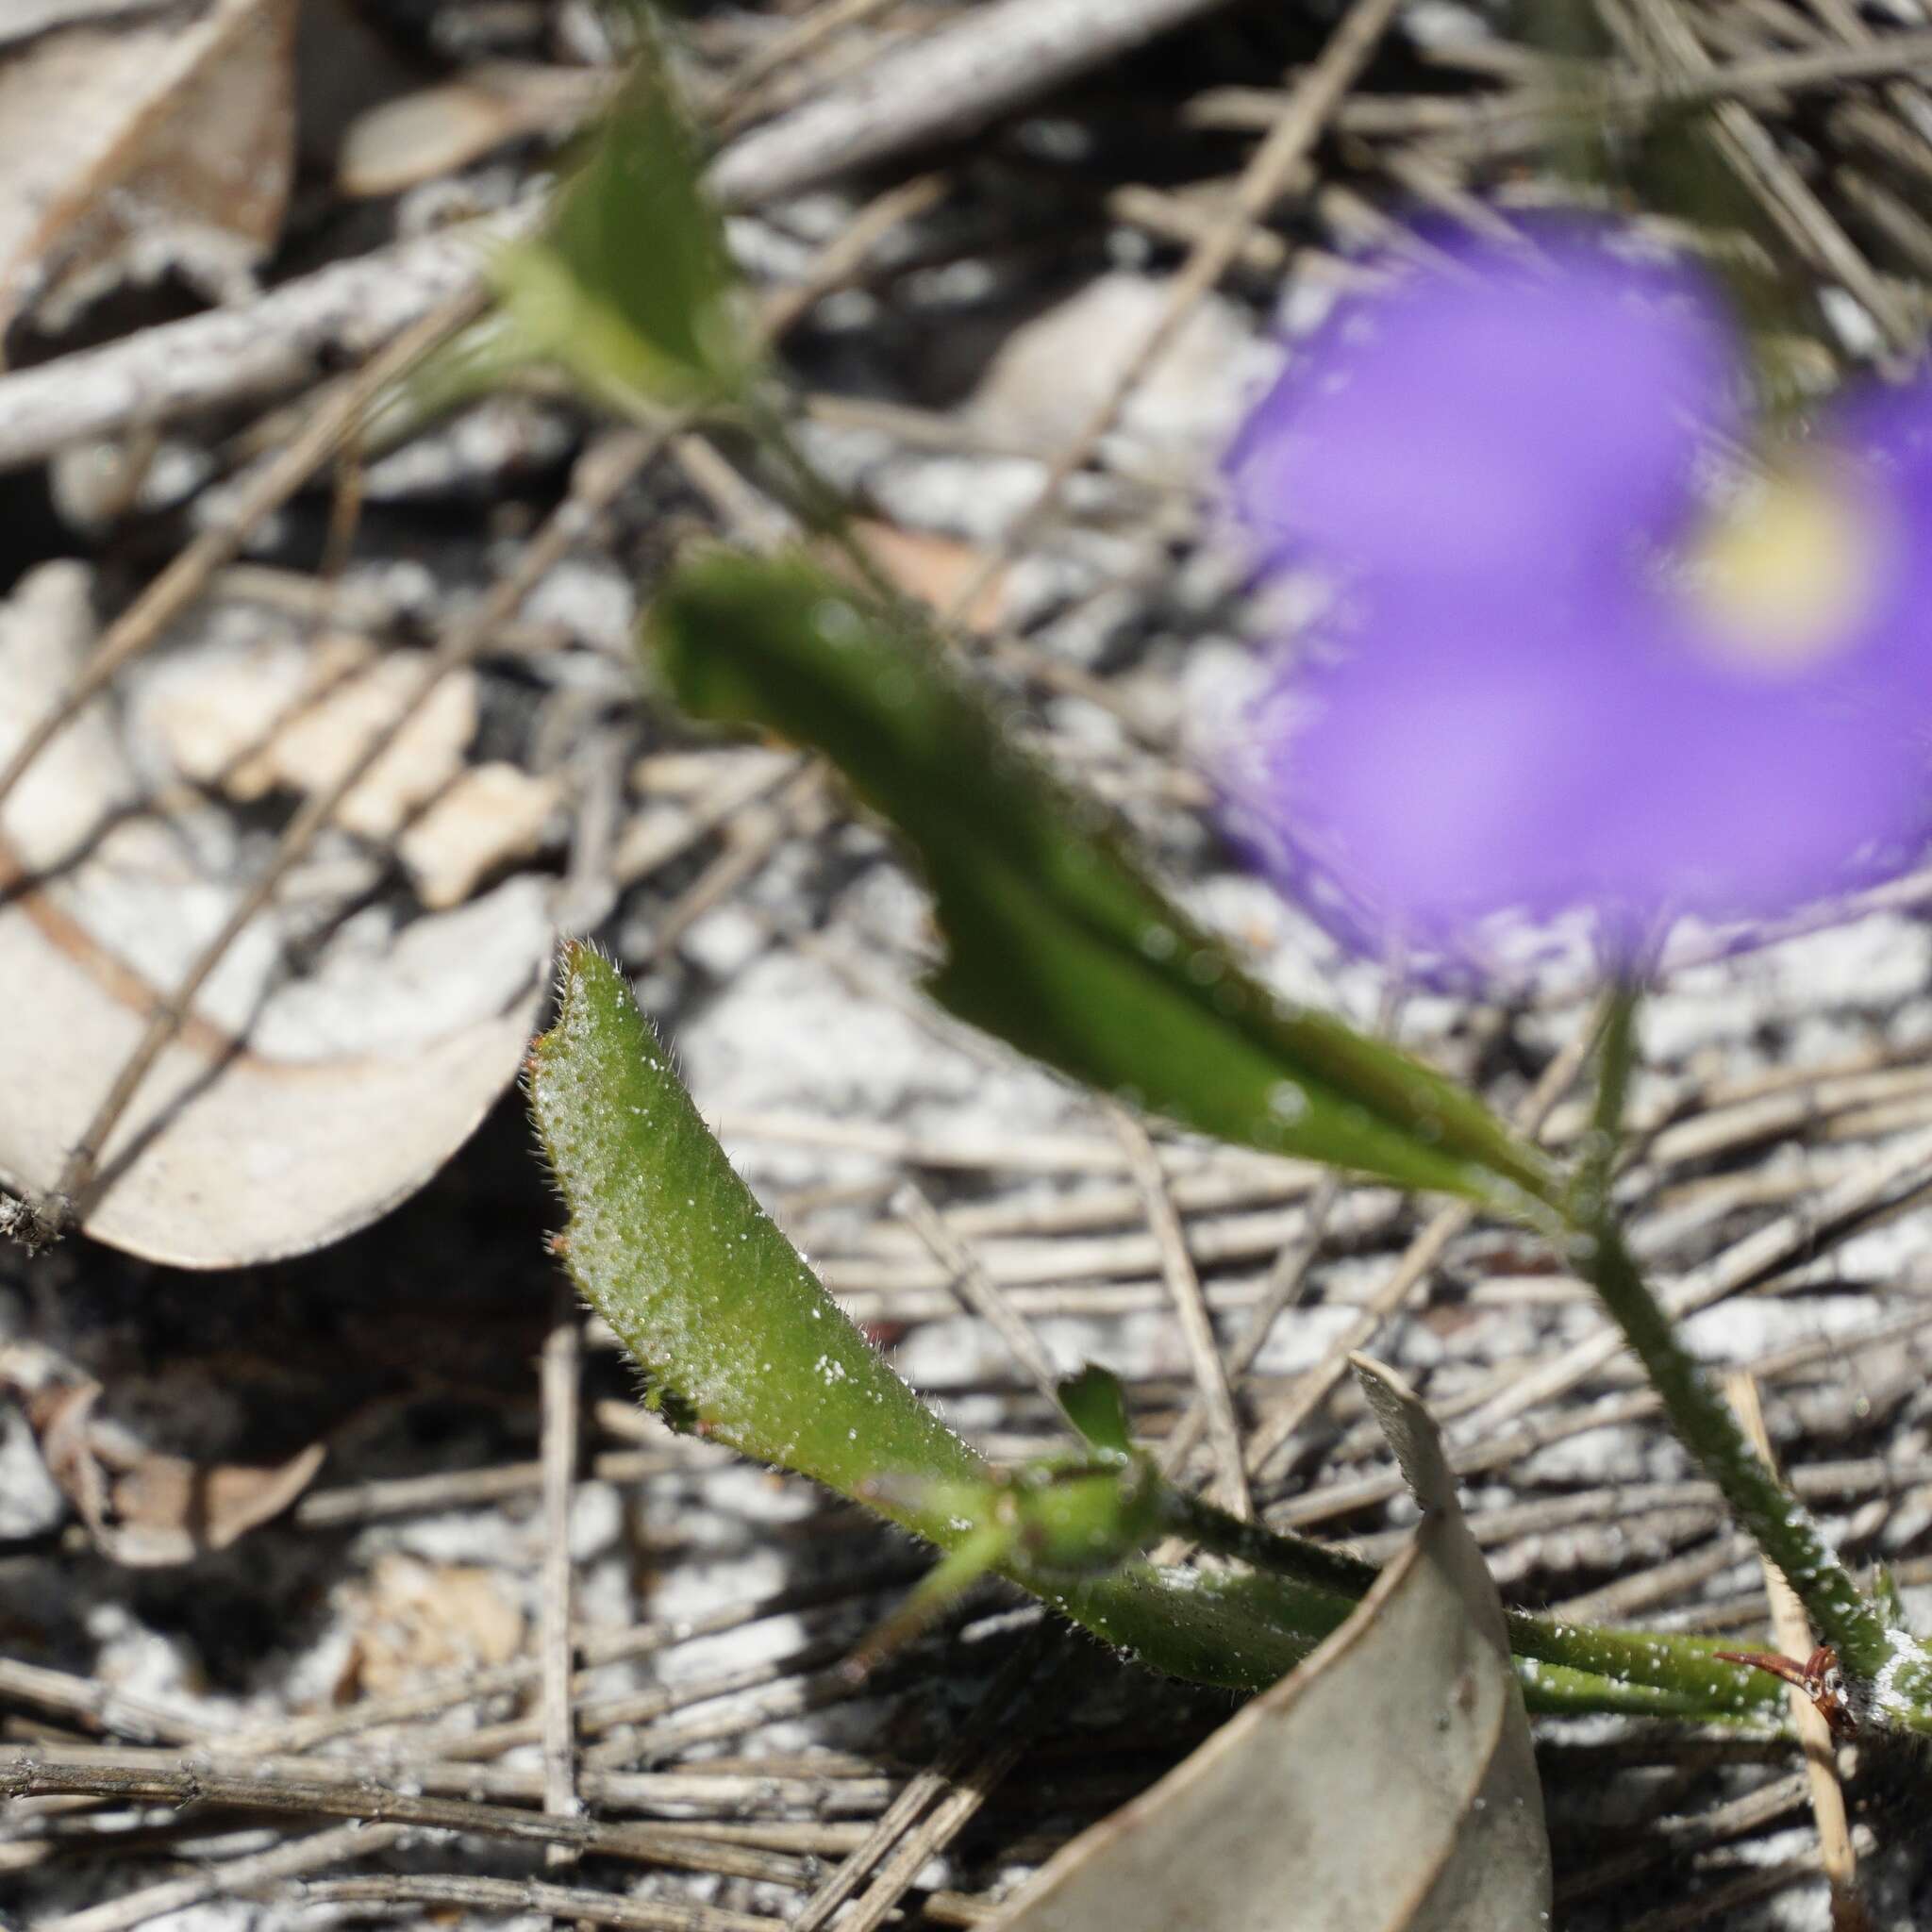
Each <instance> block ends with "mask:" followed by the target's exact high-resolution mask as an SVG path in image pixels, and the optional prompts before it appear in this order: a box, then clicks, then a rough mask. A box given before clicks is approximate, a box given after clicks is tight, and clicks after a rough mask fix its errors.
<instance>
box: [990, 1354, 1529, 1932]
mask: <svg viewBox="0 0 1932 1932" xmlns="http://www.w3.org/2000/svg"><path fill="white" fill-rule="evenodd" d="M1357 1374H1358V1375H1360V1376H1362V1378H1363V1380H1364V1385H1365V1386H1367V1387H1370V1388H1371V1389H1372V1391H1374V1395H1373V1399H1374V1400H1375V1403H1376V1414H1377V1417H1378V1419H1381V1420H1382V1421H1383V1426H1384V1428H1385V1429H1386V1430H1390V1432H1391V1441H1396V1442H1397V1444H1398V1453H1399V1454H1400V1455H1401V1456H1402V1459H1403V1462H1404V1467H1405V1469H1409V1468H1413V1469H1414V1470H1415V1471H1416V1472H1417V1473H1418V1477H1419V1479H1420V1480H1421V1481H1423V1482H1424V1485H1425V1493H1424V1497H1423V1499H1422V1500H1423V1501H1424V1512H1425V1513H1424V1520H1423V1523H1422V1526H1421V1527H1420V1528H1419V1529H1418V1530H1417V1532H1416V1535H1415V1538H1414V1540H1413V1541H1411V1542H1410V1543H1409V1545H1408V1547H1407V1549H1406V1550H1405V1551H1404V1552H1403V1553H1402V1555H1401V1556H1400V1557H1397V1558H1396V1560H1395V1561H1394V1562H1393V1563H1391V1565H1390V1566H1389V1567H1388V1569H1387V1570H1385V1571H1384V1572H1383V1574H1382V1575H1381V1577H1380V1579H1379V1580H1378V1581H1377V1583H1376V1584H1375V1587H1374V1589H1373V1590H1372V1591H1370V1592H1369V1594H1368V1595H1367V1596H1366V1597H1364V1598H1363V1599H1362V1602H1361V1605H1360V1607H1358V1608H1357V1610H1356V1612H1355V1614H1354V1615H1353V1616H1351V1617H1350V1618H1349V1620H1348V1621H1347V1623H1345V1624H1342V1626H1341V1628H1340V1629H1339V1630H1337V1631H1336V1632H1335V1633H1334V1635H1333V1636H1331V1637H1329V1638H1328V1639H1327V1641H1325V1642H1324V1643H1323V1644H1322V1645H1321V1647H1320V1648H1319V1649H1317V1650H1316V1651H1314V1652H1313V1653H1312V1655H1310V1656H1309V1657H1307V1659H1306V1660H1305V1661H1304V1662H1303V1663H1301V1664H1300V1665H1298V1666H1297V1667H1296V1668H1295V1670H1294V1671H1292V1672H1291V1674H1289V1675H1288V1676H1287V1677H1285V1678H1283V1679H1282V1681H1281V1682H1280V1683H1279V1684H1277V1685H1276V1686H1275V1687H1274V1690H1272V1691H1268V1692H1267V1693H1265V1694H1264V1695H1263V1696H1261V1697H1258V1698H1257V1699H1256V1700H1255V1702H1254V1703H1252V1704H1250V1705H1249V1706H1248V1707H1247V1708H1246V1709H1244V1710H1242V1711H1241V1712H1240V1713H1239V1714H1238V1715H1237V1716H1236V1717H1234V1718H1233V1719H1231V1720H1230V1721H1229V1722H1228V1723H1227V1724H1224V1725H1223V1726H1222V1728H1221V1729H1220V1730H1219V1731H1217V1732H1216V1733H1215V1734H1214V1736H1213V1737H1212V1738H1210V1739H1209V1740H1208V1741H1207V1743H1205V1744H1204V1745H1202V1746H1201V1748H1200V1749H1199V1750H1197V1751H1196V1752H1194V1754H1193V1755H1192V1756H1191V1757H1189V1758H1188V1759H1187V1760H1186V1762H1185V1763H1183V1764H1181V1765H1180V1766H1179V1767H1178V1768H1177V1769H1176V1770H1174V1772H1172V1773H1170V1774H1169V1775H1168V1776H1166V1777H1165V1778H1163V1779H1162V1780H1161V1781H1160V1782H1159V1783H1158V1785H1156V1786H1155V1787H1154V1789H1153V1790H1150V1791H1148V1792H1146V1793H1145V1794H1144V1795H1142V1796H1141V1797H1140V1798H1138V1799H1136V1800H1135V1802H1134V1803H1133V1804H1131V1805H1129V1806H1127V1807H1125V1808H1124V1810H1121V1811H1118V1812H1116V1813H1115V1814H1114V1815H1113V1816H1112V1817H1111V1818H1109V1819H1108V1820H1106V1821H1105V1822H1104V1823H1103V1824H1098V1825H1096V1826H1095V1827H1094V1828H1093V1829H1092V1830H1091V1831H1089V1832H1087V1833H1085V1834H1084V1835H1083V1836H1082V1837H1080V1838H1078V1839H1076V1840H1074V1842H1073V1843H1072V1844H1071V1845H1068V1846H1067V1847H1066V1848H1065V1849H1064V1850H1063V1851H1061V1852H1060V1853H1059V1855H1058V1857H1055V1858H1054V1859H1053V1860H1052V1862H1051V1863H1050V1864H1048V1865H1047V1866H1046V1868H1045V1869H1044V1870H1043V1871H1042V1872H1041V1873H1040V1874H1038V1876H1037V1877H1036V1878H1035V1879H1034V1880H1033V1881H1032V1882H1031V1883H1030V1884H1029V1885H1028V1886H1027V1887H1026V1888H1025V1890H1024V1891H1023V1892H1022V1893H1021V1894H1020V1895H1019V1896H1018V1897H1017V1898H1015V1899H1014V1900H1013V1902H1012V1903H1011V1904H1010V1905H1009V1906H1008V1907H1007V1909H1006V1910H1005V1911H1003V1912H1002V1913H1001V1914H1000V1915H999V1917H998V1918H997V1919H996V1920H995V1921H994V1922H993V1926H994V1932H1541V1928H1544V1927H1547V1925H1548V1924H1549V1908H1550V1866H1549V1850H1548V1846H1547V1844H1546V1842H1545V1840H1544V1837H1543V1824H1542V1797H1541V1790H1540V1788H1539V1786H1538V1784H1537V1777H1536V1765H1535V1762H1534V1759H1533V1758H1532V1757H1531V1755H1530V1745H1529V1725H1528V1720H1527V1718H1526V1717H1525V1716H1524V1708H1523V1698H1522V1694H1521V1692H1520V1691H1519V1690H1518V1689H1517V1683H1516V1676H1515V1673H1514V1671H1513V1670H1512V1668H1511V1666H1510V1661H1509V1650H1508V1643H1507V1638H1506V1636H1505V1633H1504V1628H1503V1618H1502V1611H1501V1608H1500V1607H1499V1605H1498V1603H1497V1600H1496V1591H1495V1586H1494V1585H1493V1584H1492V1583H1491V1580H1490V1577H1489V1574H1488V1572H1487V1571H1486V1570H1485V1569H1484V1567H1483V1562H1482V1557H1481V1554H1480V1552H1479V1551H1478V1550H1477V1549H1476V1546H1475V1541H1474V1538H1473V1537H1472V1536H1471V1535H1470V1533H1469V1528H1468V1525H1467V1524H1465V1523H1464V1521H1463V1519H1462V1513H1461V1511H1460V1509H1459V1508H1458V1507H1457V1502H1456V1492H1455V1486H1454V1482H1453V1480H1451V1479H1450V1478H1449V1475H1448V1470H1447V1465H1446V1463H1445V1462H1443V1460H1442V1457H1441V1447H1440V1445H1439V1444H1437V1443H1436V1441H1435V1435H1434V1430H1433V1426H1432V1425H1431V1424H1430V1423H1429V1421H1428V1418H1427V1416H1426V1415H1425V1414H1424V1412H1423V1410H1422V1407H1421V1405H1420V1404H1419V1403H1417V1402H1416V1400H1415V1398H1414V1396H1413V1395H1411V1394H1410V1393H1409V1392H1408V1391H1407V1390H1406V1389H1405V1388H1403V1386H1402V1384H1401V1383H1400V1382H1399V1381H1398V1380H1397V1379H1396V1378H1395V1377H1394V1376H1393V1375H1392V1374H1390V1372H1389V1371H1387V1370H1384V1369H1380V1368H1378V1367H1377V1366H1376V1365H1375V1364H1373V1363H1369V1362H1366V1361H1365V1360H1364V1359H1360V1358H1358V1359H1357Z"/></svg>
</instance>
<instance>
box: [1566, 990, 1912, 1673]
mask: <svg viewBox="0 0 1932 1932" xmlns="http://www.w3.org/2000/svg"><path fill="white" fill-rule="evenodd" d="M1638 998H1639V993H1638V989H1637V987H1636V985H1635V984H1634V983H1633V982H1631V981H1629V980H1625V981H1624V983H1622V984H1621V985H1619V986H1617V987H1616V988H1614V989H1613V990H1612V991H1611V993H1610V996H1609V1004H1608V1009H1607V1012H1606V1014H1605V1018H1604V1026H1603V1037H1602V1040H1601V1041H1600V1042H1599V1045H1598V1049H1597V1090H1596V1105H1595V1108H1594V1110H1593V1115H1592V1119H1591V1127H1592V1133H1591V1145H1590V1149H1589V1151H1588V1153H1587V1154H1586V1155H1585V1157H1584V1160H1583V1163H1582V1165H1581V1167H1580V1168H1579V1170H1578V1173H1577V1177H1576V1181H1575V1184H1574V1186H1573V1187H1572V1189H1571V1191H1570V1195H1569V1204H1568V1208H1567V1213H1568V1216H1569V1220H1570V1224H1571V1228H1572V1230H1573V1234H1574V1238H1573V1240H1572V1241H1570V1242H1569V1244H1568V1245H1569V1247H1570V1250H1571V1257H1572V1259H1573V1260H1574V1261H1575V1263H1576V1265H1577V1267H1578V1268H1579V1270H1580V1271H1581V1273H1582V1274H1584V1275H1585V1277H1586V1278H1587V1279H1588V1280H1589V1281H1590V1283H1591V1286H1592V1287H1593V1288H1594V1289H1595V1290H1596V1291H1597V1293H1598V1295H1599V1296H1600V1297H1601V1298H1602V1301H1603V1304H1604V1306H1605V1307H1607V1308H1608V1310H1609V1311H1610V1314H1611V1315H1612V1316H1613V1317H1614V1318H1615V1320H1616V1323H1617V1325H1618V1326H1619V1327H1620V1328H1622V1329H1623V1331H1624V1340H1625V1341H1628V1342H1629V1344H1630V1346H1631V1348H1632V1349H1633V1350H1634V1351H1635V1352H1636V1355H1637V1358H1638V1360H1639V1361H1641V1363H1642V1364H1643V1370H1644V1374H1646V1375H1648V1376H1649V1378H1650V1383H1651V1386H1652V1387H1653V1388H1654V1389H1655V1390H1656V1391H1657V1397H1658V1399H1659V1400H1660V1401H1661V1402H1662V1404H1663V1406H1664V1412H1665V1414H1666V1415H1668V1416H1669V1417H1670V1419H1671V1424H1672V1426H1673V1427H1674V1429H1675V1430H1676V1432H1677V1434H1678V1435H1679V1437H1681V1438H1682V1440H1683V1441H1684V1444H1685V1446H1686V1447H1687V1448H1688V1449H1690V1451H1691V1454H1692V1455H1693V1456H1695V1457H1697V1459H1698V1461H1699V1462H1701V1463H1702V1464H1703V1465H1704V1468H1705V1471H1706V1473H1707V1474H1708V1475H1709V1476H1710V1477H1711V1478H1712V1479H1713V1480H1714V1481H1715V1482H1716V1484H1717V1486H1718V1488H1719V1489H1720V1490H1721V1491H1723V1492H1724V1500H1725V1501H1726V1502H1727V1503H1729V1505H1730V1506H1731V1508H1732V1509H1733V1510H1734V1511H1735V1512H1736V1514H1737V1516H1738V1519H1739V1520H1740V1522H1741V1523H1742V1524H1743V1525H1744V1527H1745V1528H1746V1529H1747V1530H1749V1531H1750V1533H1751V1535H1752V1537H1753V1538H1754V1539H1755V1540H1756V1541H1757V1546H1758V1548H1759V1549H1760V1550H1762V1551H1763V1552H1764V1554H1765V1556H1766V1557H1769V1558H1770V1559H1771V1560H1772V1561H1773V1562H1774V1563H1775V1564H1776V1565H1777V1566H1778V1568H1779V1569H1780V1570H1782V1571H1783V1572H1784V1574H1785V1576H1786V1578H1787V1579H1788V1580H1789V1581H1790V1586H1791V1588H1792V1589H1793V1590H1795V1591H1797V1593H1798V1595H1799V1597H1800V1598H1801V1599H1802V1600H1803V1602H1804V1605H1805V1608H1806V1610H1807V1612H1808V1613H1809V1614H1810V1617H1811V1621H1812V1623H1813V1624H1815V1625H1816V1627H1817V1629H1818V1631H1819V1634H1820V1635H1821V1636H1822V1637H1823V1638H1824V1640H1825V1641H1827V1642H1828V1643H1830V1644H1831V1645H1832V1646H1833V1647H1834V1648H1835V1649H1836V1650H1837V1652H1838V1654H1839V1659H1840V1662H1841V1663H1842V1664H1843V1666H1844V1668H1845V1669H1846V1670H1847V1671H1849V1672H1850V1673H1852V1674H1854V1675H1855V1676H1859V1677H1867V1678H1872V1677H1876V1676H1877V1675H1878V1674H1879V1673H1880V1672H1881V1671H1883V1670H1884V1669H1885V1667H1886V1665H1887V1664H1888V1663H1889V1662H1890V1661H1891V1659H1892V1657H1893V1652H1894V1648H1895V1646H1894V1644H1893V1642H1892V1641H1891V1640H1890V1638H1889V1637H1888V1636H1887V1634H1886V1629H1885V1624H1884V1620H1883V1619H1882V1618H1881V1617H1880V1616H1879V1614H1878V1612H1877V1610H1876V1608H1875V1607H1874V1606H1873V1604H1872V1603H1871V1601H1870V1600H1869V1599H1868V1598H1867V1597H1866V1596H1865V1595H1864V1594H1863V1592H1861V1591H1859V1589H1858V1587H1857V1584H1855V1583H1854V1582H1853V1581H1852V1579H1851V1576H1850V1575H1849V1574H1847V1572H1846V1570H1845V1567H1844V1565H1843V1564H1842V1563H1840V1561H1839V1558H1838V1556H1837V1553H1836V1552H1835V1551H1834V1550H1833V1549H1832V1548H1831V1546H1830V1545H1829V1544H1828V1543H1827V1542H1826V1541H1824V1536H1823V1534H1822V1533H1821V1532H1820V1530H1819V1528H1818V1525H1817V1524H1816V1523H1814V1522H1813V1521H1812V1519H1811V1516H1810V1513H1809V1511H1807V1509H1806V1508H1805V1507H1804V1505H1803V1504H1801V1503H1800V1502H1799V1501H1798V1499H1797V1498H1796V1497H1795V1496H1793V1495H1792V1494H1791V1493H1790V1491H1788V1490H1787V1489H1786V1488H1785V1487H1784V1485H1783V1484H1782V1483H1780V1482H1779V1481H1778V1479H1777V1477H1776V1475H1775V1474H1774V1473H1773V1472H1772V1470H1771V1469H1770V1467H1769V1466H1768V1465H1767V1464H1766V1462H1765V1461H1764V1458H1763V1457H1760V1456H1759V1455H1758V1454H1757V1450H1756V1449H1755V1448H1754V1447H1753V1445H1752V1443H1751V1441H1750V1440H1749V1439H1748V1438H1747V1437H1746V1436H1745V1434H1744V1431H1743V1429H1742V1427H1741V1426H1740V1424H1739V1422H1738V1418H1737V1417H1736V1415H1735V1414H1733V1412H1732V1410H1731V1406H1730V1404H1729V1403H1727V1402H1726V1401H1725V1400H1724V1397H1723V1395H1722V1394H1721V1393H1720V1392H1719V1391H1718V1390H1717V1389H1716V1388H1714V1387H1713V1386H1712V1384H1711V1382H1710V1379H1709V1378H1708V1377H1707V1375H1706V1374H1705V1373H1704V1371H1703V1369H1702V1368H1701V1367H1700V1366H1699V1364H1698V1362H1697V1360H1696V1357H1693V1356H1692V1355H1691V1353H1690V1351H1689V1350H1688V1349H1686V1348H1685V1346H1684V1345H1683V1343H1682V1341H1679V1340H1678V1337H1677V1331H1676V1328H1675V1325H1674V1324H1673V1322H1672V1320H1671V1318H1670V1316H1669V1315H1667V1314H1666V1313H1665V1312H1664V1310H1663V1307H1661V1305H1660V1304H1659V1303H1658V1301H1657V1297H1656V1295H1654V1294H1653V1293H1652V1292H1651V1290H1650V1285H1649V1283H1647V1282H1646V1281H1645V1280H1644V1278H1643V1275H1642V1273H1641V1270H1640V1269H1639V1268H1638V1266H1637V1263H1636V1260H1635V1259H1634V1257H1632V1256H1631V1253H1630V1250H1629V1248H1628V1246H1627V1245H1626V1244H1625V1242H1624V1237H1623V1232H1622V1230H1621V1229H1620V1228H1619V1226H1618V1225H1617V1222H1616V1217H1615V1214H1614V1212H1613V1210H1612V1208H1611V1205H1610V1173H1611V1169H1612V1168H1613V1166H1614V1165H1615V1162H1616V1158H1617V1142H1618V1139H1619V1137H1620V1135H1621V1134H1622V1132H1623V1126H1624V1104H1625V1101H1626V1099H1627V1097H1628V1095H1629V1091H1630V1076H1631V1071H1632V1069H1633V1067H1634V1065H1635V1063H1636V1057H1637V1003H1638Z"/></svg>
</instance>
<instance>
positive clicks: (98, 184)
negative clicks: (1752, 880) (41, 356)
mask: <svg viewBox="0 0 1932 1932" xmlns="http://www.w3.org/2000/svg"><path fill="white" fill-rule="evenodd" d="M296 5H297V0H207V4H205V5H204V6H203V7H202V8H200V9H199V11H198V12H194V11H192V9H191V17H190V18H189V19H187V20H186V21H184V20H183V19H182V17H181V9H180V8H169V9H167V10H166V11H165V12H163V13H161V14H159V15H158V16H150V15H147V14H133V13H127V14H125V16H124V17H120V18H108V17H102V18H99V19H94V20H86V19H83V21H82V24H79V25H60V26H57V27H55V28H54V29H53V30H52V31H49V32H46V33H42V34H40V35H37V36H36V37H35V38H34V39H32V40H30V41H26V42H18V43H16V44H15V45H14V46H13V48H12V49H11V50H10V51H8V53H6V54H5V56H4V58H0V329H4V328H5V327H6V325H8V323H10V322H11V321H12V320H13V318H14V317H15V316H16V315H18V314H19V313H21V312H22V311H23V310H24V309H25V308H30V307H31V308H39V309H40V310H41V311H42V317H43V319H45V320H47V321H48V322H49V323H50V324H52V325H58V322H59V319H60V318H59V317H58V315H57V314H54V313H53V312H51V305H53V304H54V302H55V298H57V297H58V302H59V304H61V305H71V304H73V303H75V302H77V301H79V300H84V299H85V298H86V297H87V296H88V295H90V294H91V293H92V292H94V291H95V289H96V288H97V286H98V285H99V284H100V283H101V282H103V281H104V280H111V279H112V278H114V277H116V276H118V275H122V274H125V273H127V272H129V271H132V272H134V273H136V274H137V275H141V276H142V277H143V278H152V277H153V276H154V275H158V274H159V273H160V271H161V270H163V269H164V268H167V267H170V266H178V267H179V268H181V270H182V271H183V272H184V273H185V274H186V275H188V276H189V278H190V279H191V280H193V281H195V282H197V283H198V284H199V285H201V286H203V287H204V288H205V289H207V291H208V292H209V293H210V294H213V295H217V296H219V295H224V294H232V293H234V292H236V291H237V290H238V289H239V288H240V287H241V286H242V284H243V283H244V281H245V277H246V275H247V272H248V271H249V269H251V268H252V267H253V265H254V264H255V263H256V262H257V261H258V259H259V258H261V256H262V255H263V254H265V253H266V252H267V250H268V248H269V247H270V246H271V245H272V244H273V242H275V237H276V236H277V234H278V233H279V232H280V229H281V223H282V213H283V209H284V208H285V206H286V204H287V201H288V195H289V185H290V181H291V176H292V173H293V160H294V140H295V110H294V33H295V14H296ZM96 11H99V9H96Z"/></svg>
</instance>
